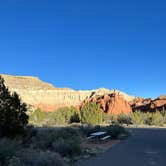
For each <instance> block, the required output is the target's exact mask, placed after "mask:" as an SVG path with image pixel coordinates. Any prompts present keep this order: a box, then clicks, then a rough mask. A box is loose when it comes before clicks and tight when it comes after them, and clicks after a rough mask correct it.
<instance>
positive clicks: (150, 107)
mask: <svg viewBox="0 0 166 166" xmlns="http://www.w3.org/2000/svg"><path fill="white" fill-rule="evenodd" d="M130 105H131V107H132V109H133V111H142V112H148V111H150V112H155V111H162V110H166V96H164V95H163V96H160V97H158V98H157V99H151V98H148V99H143V98H136V99H134V100H133V101H132V102H130Z"/></svg>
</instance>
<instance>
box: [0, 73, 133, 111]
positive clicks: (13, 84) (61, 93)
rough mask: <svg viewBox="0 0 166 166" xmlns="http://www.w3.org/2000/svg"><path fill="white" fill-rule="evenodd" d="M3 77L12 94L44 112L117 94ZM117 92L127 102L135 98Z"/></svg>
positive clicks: (35, 79) (34, 78)
mask: <svg viewBox="0 0 166 166" xmlns="http://www.w3.org/2000/svg"><path fill="white" fill-rule="evenodd" d="M1 76H2V77H3V78H4V80H5V84H6V86H7V87H8V88H9V90H10V91H11V92H13V91H15V92H17V93H18V94H19V95H20V97H21V99H22V101H24V102H26V103H27V104H28V105H31V106H32V107H33V108H41V109H42V110H44V111H54V110H55V109H57V108H60V107H64V106H78V105H80V104H81V103H82V102H83V101H84V100H85V99H87V98H91V97H95V96H102V95H105V94H112V93H114V92H115V91H113V90H109V89H104V88H101V89H97V90H84V91H83V90H78V91H76V90H72V89H69V88H56V87H54V86H53V85H51V84H49V83H46V82H43V81H41V80H40V79H39V78H37V77H30V76H11V75H4V74H1ZM116 92H117V93H119V94H121V95H122V96H123V97H124V98H125V100H126V101H131V100H133V98H134V97H132V96H129V95H127V94H125V93H123V92H120V91H116Z"/></svg>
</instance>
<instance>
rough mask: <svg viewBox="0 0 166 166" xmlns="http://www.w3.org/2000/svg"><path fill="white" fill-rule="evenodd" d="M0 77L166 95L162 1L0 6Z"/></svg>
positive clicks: (165, 26)
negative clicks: (2, 75)
mask: <svg viewBox="0 0 166 166" xmlns="http://www.w3.org/2000/svg"><path fill="white" fill-rule="evenodd" d="M0 15H1V27H0V35H1V39H0V45H1V49H0V55H1V65H0V73H4V74H9V75H20V76H22V75H23V76H37V77H38V78H40V79H41V80H43V81H45V82H48V83H51V84H53V85H54V86H55V87H67V88H72V89H74V90H88V89H98V88H100V87H104V88H106V89H118V90H120V91H122V92H125V93H127V94H129V95H133V96H141V97H144V98H149V97H152V98H156V97H158V96H160V95H164V94H166V78H165V77H164V76H165V73H166V69H165V62H166V56H165V54H166V48H165V44H166V31H165V29H166V22H165V19H166V2H165V1H163V0H159V1H157V2H156V1H154V0H152V1H151V2H150V3H148V2H145V1H143V0H139V1H138V0H137V1H134V2H133V1H131V0H127V1H125V2H124V1H123V0H116V1H109V0H104V1H102V2H101V1H99V0H97V1H94V0H93V1H90V2H89V1H88V0H85V1H79V2H78V1H76V0H71V1H70V2H69V1H67V0H62V1H60V2H59V1H52V0H50V1H44V0H40V1H39V0H37V1H32V0H29V1H24V2H23V1H19V0H16V1H14V2H11V1H4V2H0Z"/></svg>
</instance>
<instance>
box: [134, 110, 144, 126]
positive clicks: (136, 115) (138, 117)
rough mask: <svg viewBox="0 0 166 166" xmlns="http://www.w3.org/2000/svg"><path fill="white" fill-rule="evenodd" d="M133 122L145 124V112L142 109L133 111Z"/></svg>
mask: <svg viewBox="0 0 166 166" xmlns="http://www.w3.org/2000/svg"><path fill="white" fill-rule="evenodd" d="M131 121H132V124H135V125H143V124H144V114H143V113H142V112H140V111H136V112H134V113H131Z"/></svg>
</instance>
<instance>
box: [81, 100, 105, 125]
mask: <svg viewBox="0 0 166 166" xmlns="http://www.w3.org/2000/svg"><path fill="white" fill-rule="evenodd" d="M102 119H103V114H102V111H101V109H100V106H99V105H98V104H96V103H94V102H88V103H86V104H85V105H84V106H83V107H82V108H81V122H82V123H87V124H91V125H98V124H101V123H102Z"/></svg>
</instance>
